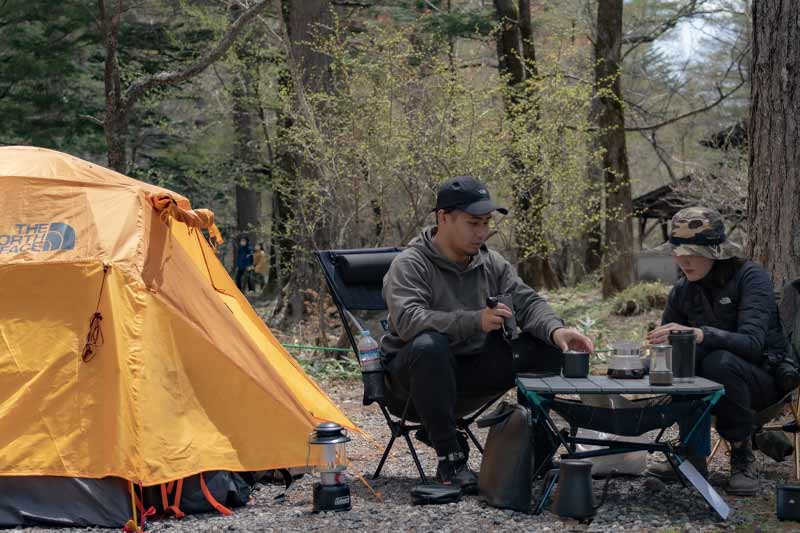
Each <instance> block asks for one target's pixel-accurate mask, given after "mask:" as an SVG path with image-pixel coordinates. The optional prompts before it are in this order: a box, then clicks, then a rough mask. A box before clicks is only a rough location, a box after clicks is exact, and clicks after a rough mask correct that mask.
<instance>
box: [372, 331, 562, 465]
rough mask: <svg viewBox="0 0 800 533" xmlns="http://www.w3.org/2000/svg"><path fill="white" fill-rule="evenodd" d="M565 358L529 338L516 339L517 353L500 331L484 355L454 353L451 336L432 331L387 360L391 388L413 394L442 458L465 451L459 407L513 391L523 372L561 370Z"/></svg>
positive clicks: (487, 344) (492, 336) (489, 338)
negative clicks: (459, 431)
mask: <svg viewBox="0 0 800 533" xmlns="http://www.w3.org/2000/svg"><path fill="white" fill-rule="evenodd" d="M561 359H562V356H561V350H559V349H558V348H555V347H553V346H551V345H549V344H547V343H546V342H544V341H541V340H539V339H537V338H535V337H533V336H531V335H529V334H522V335H520V336H519V338H517V339H516V340H515V341H514V346H513V355H512V348H511V346H509V345H508V344H507V343H506V342H505V341H504V340H503V338H502V336H501V335H500V334H499V333H498V332H492V333H490V334H489V335H487V337H486V342H485V343H484V346H483V350H482V351H481V352H480V353H477V354H471V355H453V353H452V352H451V351H450V346H449V343H448V340H447V336H445V335H443V334H441V333H437V332H434V331H428V332H424V333H421V334H419V335H418V336H417V337H415V338H414V340H413V341H411V342H410V343H408V344H406V345H405V346H404V347H403V349H402V350H400V351H399V352H398V353H397V354H394V355H393V356H391V355H390V356H389V357H387V372H388V375H389V381H390V384H392V386H391V389H392V390H393V391H395V393H397V392H398V391H403V392H406V393H407V394H409V395H410V397H411V401H412V402H413V405H414V409H415V411H416V413H417V414H418V415H419V419H420V421H421V422H422V425H423V426H424V427H425V429H426V430H427V433H428V436H429V437H430V439H431V441H432V442H433V445H434V448H436V453H437V454H438V455H439V456H440V457H443V456H446V455H448V454H450V453H453V452H457V451H459V450H460V449H461V448H460V446H459V444H458V440H457V439H456V419H457V413H456V410H457V406H458V405H459V404H461V405H466V404H470V403H472V404H473V405H475V406H476V407H478V406H480V401H481V400H483V399H485V400H486V401H488V400H490V399H491V398H492V397H493V396H496V395H498V394H501V393H503V392H506V391H508V390H509V389H511V388H512V387H514V379H515V377H516V374H517V373H518V372H548V371H552V372H559V371H560V369H561ZM475 402H478V403H477V404H475Z"/></svg>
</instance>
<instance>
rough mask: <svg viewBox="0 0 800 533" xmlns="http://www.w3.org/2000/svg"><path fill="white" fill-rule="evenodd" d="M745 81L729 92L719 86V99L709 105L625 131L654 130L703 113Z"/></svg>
mask: <svg viewBox="0 0 800 533" xmlns="http://www.w3.org/2000/svg"><path fill="white" fill-rule="evenodd" d="M744 83H745V80H742V81H740V82H739V83H738V84H737V85H736V87H734V88H733V89H732V90H730V91H728V92H727V93H723V92H722V91H721V90H720V89H719V88H717V91H718V92H719V96H717V99H716V100H714V101H713V102H711V103H710V104H708V105H705V106H703V107H700V108H698V109H693V110H691V111H687V112H686V113H683V114H681V115H677V116H675V117H672V118H670V119H668V120H665V121H663V122H659V123H658V124H650V125H649V126H633V127H630V128H625V131H652V130H657V129H659V128H663V127H664V126H669V125H670V124H673V123H675V122H678V121H679V120H683V119H685V118H689V117H691V116H693V115H697V114H699V113H703V112H705V111H708V110H710V109H713V108H715V107H717V106H718V105H719V104H721V103H722V102H723V101H724V100H725V99H726V98H728V97H729V96H731V95H733V94H734V93H735V92H736V91H738V90H739V89H741V88H742V86H743V85H744Z"/></svg>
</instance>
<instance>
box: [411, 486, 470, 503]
mask: <svg viewBox="0 0 800 533" xmlns="http://www.w3.org/2000/svg"><path fill="white" fill-rule="evenodd" d="M458 501H461V489H460V488H458V486H457V485H442V484H439V483H421V484H419V485H416V486H414V488H413V489H411V503H413V504H414V505H439V504H443V503H456V502H458Z"/></svg>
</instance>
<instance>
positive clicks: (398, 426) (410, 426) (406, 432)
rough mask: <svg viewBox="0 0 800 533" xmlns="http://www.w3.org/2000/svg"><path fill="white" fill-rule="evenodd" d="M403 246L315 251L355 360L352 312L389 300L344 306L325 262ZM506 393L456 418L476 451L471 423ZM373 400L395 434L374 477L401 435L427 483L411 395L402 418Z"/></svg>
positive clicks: (418, 426) (397, 250) (389, 250)
mask: <svg viewBox="0 0 800 533" xmlns="http://www.w3.org/2000/svg"><path fill="white" fill-rule="evenodd" d="M401 250H402V249H401V248H360V249H342V250H318V251H315V252H314V255H315V256H316V258H317V261H318V262H319V264H320V268H321V269H322V273H323V276H324V277H325V283H326V285H327V287H328V292H329V293H330V295H331V298H332V299H333V303H334V305H335V306H336V310H337V312H338V313H339V318H340V319H341V322H342V325H343V326H344V330H345V333H346V334H347V339H348V340H349V341H350V345H351V347H352V349H353V352H354V354H355V356H356V360H358V362H359V363H360V362H361V361H360V360H359V358H358V343H357V342H356V338H355V335H354V334H353V329H352V326H351V324H350V322H351V319H350V317H351V316H352V313H351V311H364V310H369V311H381V310H384V311H385V310H387V307H386V303H385V302H383V308H382V309H375V308H373V307H355V306H350V307H349V308H348V307H346V306H345V304H344V302H343V301H342V299H341V297H340V295H339V294H338V292H337V290H336V285H335V283H334V280H333V279H332V276H331V273H330V272H328V269H327V268H326V265H325V256H326V255H327V258H328V260H329V262H330V264H331V265H332V266H333V267H334V269H335V268H336V256H337V255H348V254H369V253H384V252H399V251H401ZM504 395H505V393H503V394H500V395H498V396H496V397H494V398H493V399H492V400H491V401H489V402H488V403H486V404H484V405H483V406H482V407H480V408H479V409H478V410H477V411H475V412H473V413H472V414H470V415H469V416H466V417H461V418H459V419H458V420H457V421H456V426H457V427H458V428H459V429H460V430H462V431H464V432H465V433H466V434H467V436H468V437H469V439H470V440H471V441H472V443H473V444H474V445H475V447H476V448H477V450H478V451H479V452H480V453H481V454H483V447H482V446H481V444H480V441H478V438H477V437H476V436H475V434H474V433H473V432H472V430H471V429H470V426H471V425H472V424H473V423H474V422H475V420H476V419H477V418H478V417H479V416H481V415H482V414H483V413H484V412H485V411H486V410H487V409H488V408H489V407H491V406H492V405H493V404H494V403H495V402H496V401H497V400H499V399H500V398H502V397H503V396H504ZM374 403H377V404H378V408H379V409H380V411H381V414H383V418H384V419H385V420H386V424H387V425H388V426H389V429H390V431H391V433H392V436H391V437H390V438H389V442H388V443H387V444H386V448H385V449H384V451H383V455H382V456H381V460H380V462H379V463H378V467H377V468H376V469H375V473H374V474H373V475H372V479H377V478H378V477H379V476H380V473H381V470H382V469H383V466H384V464H385V463H386V460H387V459H388V457H389V453H390V452H391V450H392V447H393V446H394V443H395V441H396V440H397V438H398V437H403V439H404V440H405V441H406V445H407V446H408V450H409V451H410V452H411V457H412V459H413V460H414V465H415V466H416V467H417V472H418V473H419V477H420V479H421V480H422V482H423V483H426V482H427V477H426V475H425V470H424V469H423V468H422V464H421V463H420V460H419V456H418V455H417V451H416V448H415V447H414V443H413V441H412V440H411V436H410V435H411V432H414V431H418V430H420V429H423V426H422V424H419V423H409V421H408V412H409V407H410V406H411V398H410V397H409V398H408V399H407V400H406V403H405V406H404V408H403V413H402V415H401V416H400V417H399V418H394V417H393V416H392V414H391V413H390V412H389V409H388V408H387V406H386V402H385V401H375V402H374Z"/></svg>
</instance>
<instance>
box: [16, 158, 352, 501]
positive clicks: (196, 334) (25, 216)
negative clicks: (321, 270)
mask: <svg viewBox="0 0 800 533" xmlns="http://www.w3.org/2000/svg"><path fill="white" fill-rule="evenodd" d="M154 195H156V196H159V195H168V197H169V198H171V199H172V200H174V202H175V205H176V207H177V208H180V210H182V211H189V210H191V206H190V205H189V202H188V200H186V199H185V198H184V197H182V196H180V195H178V194H176V193H174V192H171V191H168V190H166V189H162V188H159V187H155V186H152V185H148V184H145V183H141V182H138V181H136V180H133V179H131V178H128V177H126V176H123V175H121V174H118V173H116V172H113V171H111V170H108V169H104V168H102V167H100V166H98V165H94V164H92V163H88V162H86V161H82V160H80V159H78V158H75V157H72V156H68V155H65V154H61V153H58V152H54V151H51V150H45V149H41V148H32V147H6V148H0V476H34V475H36V476H39V475H47V476H70V477H86V478H103V477H107V476H115V477H119V478H123V479H127V480H131V481H134V482H135V483H140V484H143V485H153V484H157V483H162V482H167V481H170V480H175V479H179V478H184V477H188V476H190V475H193V474H196V473H199V472H203V471H209V470H232V471H251V470H265V469H272V468H287V467H300V466H304V465H305V464H306V458H307V444H306V443H307V438H308V435H309V433H310V432H311V431H312V430H313V427H314V426H315V425H316V424H318V423H320V422H323V421H329V420H330V421H333V422H337V423H339V424H341V425H343V426H344V427H346V428H349V429H352V430H356V427H355V426H354V425H353V423H352V422H350V420H348V419H347V417H346V416H345V415H344V414H343V413H342V412H341V411H340V410H339V409H338V408H337V407H336V405H335V404H334V403H333V402H332V401H331V399H330V398H329V397H328V396H327V395H326V394H325V393H324V392H323V391H322V390H321V389H320V388H319V386H318V385H317V384H316V383H315V382H314V381H313V380H312V379H311V378H310V377H309V376H307V375H306V374H305V373H304V372H303V370H302V369H301V368H300V366H299V365H298V364H297V362H296V361H295V360H294V359H293V358H292V357H291V356H290V355H289V354H288V353H287V352H286V351H285V350H284V349H283V348H282V347H281V346H280V343H279V342H278V340H277V339H276V338H275V337H274V336H273V335H272V333H271V332H270V330H269V328H268V327H267V326H266V325H265V324H264V322H263V320H261V318H260V317H259V316H258V315H257V314H256V312H255V311H254V310H253V308H252V307H251V306H250V305H249V303H248V302H247V300H246V299H245V297H244V296H243V295H242V294H241V292H239V290H238V289H237V288H236V286H235V284H234V282H233V281H232V280H231V279H230V277H229V276H228V274H227V272H226V271H225V268H224V267H223V265H222V264H221V263H220V262H219V261H218V259H217V258H216V256H215V254H214V250H213V248H212V247H211V246H210V245H209V244H208V242H207V241H206V239H205V237H204V236H203V235H202V233H201V231H200V230H199V229H198V228H196V227H190V226H187V225H186V224H185V223H183V222H181V220H179V218H178V217H176V216H170V217H166V219H162V218H161V216H160V214H159V211H157V210H156V209H155V207H154V205H153V202H152V201H151V200H150V199H149V198H151V197H153V196H154ZM211 220H212V222H213V218H212V219H211ZM96 312H99V313H100V315H101V316H102V319H101V320H100V321H99V323H100V333H101V334H102V343H100V342H98V344H97V347H96V349H95V353H94V354H93V356H92V357H91V358H90V359H88V362H83V361H82V359H81V353H82V351H83V348H84V346H85V344H86V342H87V333H89V326H90V322H91V320H92V317H93V316H94V314H95V313H96ZM98 341H99V339H98Z"/></svg>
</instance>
